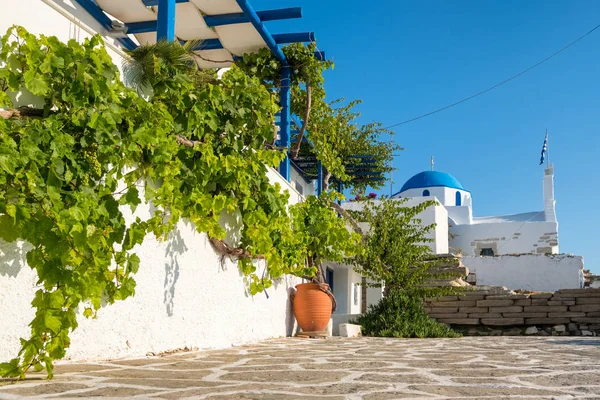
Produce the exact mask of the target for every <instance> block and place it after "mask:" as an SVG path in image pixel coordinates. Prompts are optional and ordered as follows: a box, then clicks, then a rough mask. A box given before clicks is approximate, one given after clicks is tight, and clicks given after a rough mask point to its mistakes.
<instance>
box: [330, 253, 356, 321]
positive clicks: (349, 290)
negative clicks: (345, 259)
mask: <svg viewBox="0 0 600 400" xmlns="http://www.w3.org/2000/svg"><path fill="white" fill-rule="evenodd" d="M326 265H327V267H328V268H331V269H333V295H334V296H335V299H336V302H337V309H336V311H335V314H360V313H361V304H362V286H361V284H362V276H361V275H360V274H358V273H356V272H354V270H353V269H352V266H350V265H346V264H338V263H331V262H329V263H327V264H326Z"/></svg>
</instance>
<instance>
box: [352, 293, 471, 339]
mask: <svg viewBox="0 0 600 400" xmlns="http://www.w3.org/2000/svg"><path fill="white" fill-rule="evenodd" d="M356 323H357V324H359V325H362V332H363V334H364V335H365V336H382V337H402V338H439V337H449V338H454V337H459V336H460V335H459V334H458V333H456V332H454V331H453V330H452V329H450V327H448V326H447V325H444V324H442V323H439V322H437V321H435V320H433V319H431V318H430V317H429V315H427V313H426V312H425V310H424V308H423V303H422V301H421V299H419V298H418V297H414V296H411V295H410V294H409V293H408V292H407V291H404V290H394V291H392V292H390V293H389V294H388V295H387V296H386V297H384V298H383V299H381V301H379V303H377V304H376V305H373V306H370V307H369V311H368V312H367V313H365V314H363V315H361V316H360V317H358V319H357V320H356Z"/></svg>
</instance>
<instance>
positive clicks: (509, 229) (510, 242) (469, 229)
mask: <svg viewBox="0 0 600 400" xmlns="http://www.w3.org/2000/svg"><path fill="white" fill-rule="evenodd" d="M450 232H451V233H452V237H451V239H450V247H452V248H454V249H460V250H461V251H462V252H463V253H464V254H466V255H470V256H478V255H479V254H480V251H481V249H482V248H491V249H492V250H493V251H494V254H495V255H502V254H523V253H538V254H545V253H553V254H557V253H558V233H557V232H558V224H557V223H556V222H498V223H481V224H473V225H455V226H452V227H451V228H450Z"/></svg>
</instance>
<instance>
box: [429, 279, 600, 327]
mask: <svg viewBox="0 0 600 400" xmlns="http://www.w3.org/2000/svg"><path fill="white" fill-rule="evenodd" d="M472 288H473V290H472V291H468V292H465V293H462V294H460V295H457V296H444V297H441V298H437V299H426V301H425V307H426V311H427V312H428V313H429V315H430V316H431V317H432V318H435V319H436V320H438V321H440V322H443V323H446V324H448V325H451V326H452V327H453V328H455V329H457V330H459V331H462V332H463V333H465V334H468V335H478V334H479V335H485V334H493V335H502V334H504V335H510V334H515V335H519V334H528V335H533V334H537V335H541V336H546V335H574V336H597V335H600V289H562V290H558V291H556V292H554V293H552V292H547V293H543V292H534V293H517V292H513V291H509V290H508V289H506V288H504V287H478V286H473V287H472Z"/></svg>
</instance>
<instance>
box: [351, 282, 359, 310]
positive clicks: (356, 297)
mask: <svg viewBox="0 0 600 400" xmlns="http://www.w3.org/2000/svg"><path fill="white" fill-rule="evenodd" d="M352 285H353V286H354V305H355V306H357V305H358V285H357V284H356V283H353V284H352Z"/></svg>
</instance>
